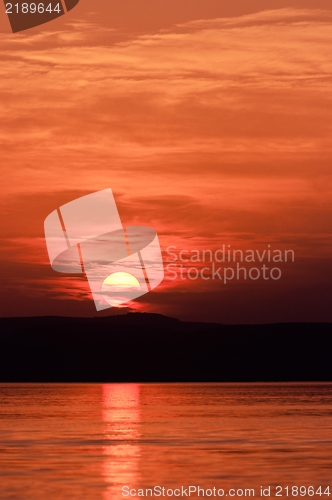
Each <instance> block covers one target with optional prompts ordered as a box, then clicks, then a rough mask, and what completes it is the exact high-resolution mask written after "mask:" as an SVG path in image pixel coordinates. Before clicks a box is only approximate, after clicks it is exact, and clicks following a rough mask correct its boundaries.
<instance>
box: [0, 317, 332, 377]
mask: <svg viewBox="0 0 332 500" xmlns="http://www.w3.org/2000/svg"><path fill="white" fill-rule="evenodd" d="M331 347H332V325H331V324H327V323H326V324H318V323H317V324H313V323H287V324H270V325H219V324H210V323H188V322H187V323H186V322H181V321H179V320H177V319H174V318H168V317H165V316H161V315H158V314H146V313H131V314H127V315H121V316H110V317H101V318H64V317H37V318H2V319H0V381H1V382H200V381H202V382H218V381H227V382H236V381H248V382H249V381H332V362H331Z"/></svg>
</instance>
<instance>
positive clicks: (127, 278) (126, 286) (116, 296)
mask: <svg viewBox="0 0 332 500" xmlns="http://www.w3.org/2000/svg"><path fill="white" fill-rule="evenodd" d="M140 288H141V287H140V284H139V281H138V280H137V279H136V278H135V276H133V275H132V274H129V273H124V272H119V273H113V274H110V275H109V276H107V278H106V279H105V280H104V281H103V284H102V287H101V291H102V293H103V295H104V298H105V300H106V302H108V303H109V304H110V305H111V306H113V307H121V306H122V304H123V303H124V302H128V301H129V300H130V296H129V295H130V293H131V292H133V291H134V290H139V289H140Z"/></svg>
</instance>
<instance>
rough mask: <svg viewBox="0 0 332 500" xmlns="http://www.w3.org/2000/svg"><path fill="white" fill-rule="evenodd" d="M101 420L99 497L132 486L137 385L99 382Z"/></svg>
mask: <svg viewBox="0 0 332 500" xmlns="http://www.w3.org/2000/svg"><path fill="white" fill-rule="evenodd" d="M102 390H103V410H102V416H103V422H104V424H105V432H104V437H105V441H106V443H107V444H106V445H105V446H104V447H103V454H104V456H105V460H104V464H103V471H102V473H103V477H104V480H105V482H106V484H107V488H106V490H105V492H104V495H103V500H111V499H112V500H114V499H117V498H122V495H121V488H122V486H124V485H130V486H133V487H135V485H136V484H137V482H138V479H139V477H138V476H139V472H138V462H139V459H140V446H139V445H138V440H139V437H140V431H139V425H140V386H139V384H103V387H102Z"/></svg>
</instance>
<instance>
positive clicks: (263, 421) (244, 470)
mask: <svg viewBox="0 0 332 500" xmlns="http://www.w3.org/2000/svg"><path fill="white" fill-rule="evenodd" d="M0 403H1V404H0V476H1V477H0V499H1V500H5V499H15V500H25V499H29V500H30V499H33V500H55V499H56V500H62V499H70V500H99V499H101V500H111V499H112V500H118V499H123V498H134V496H133V495H134V494H135V493H139V492H140V494H142V493H144V494H145V493H146V488H150V489H152V488H154V487H157V488H156V489H155V490H154V492H155V495H156V496H155V497H156V498H157V495H158V492H159V493H160V495H161V497H164V498H169V497H170V495H171V494H172V493H174V494H175V496H176V495H177V494H178V493H180V495H183V498H188V496H189V490H188V488H189V486H191V487H192V488H191V490H190V493H191V495H190V496H191V498H201V497H203V494H202V493H204V494H205V496H209V495H210V494H211V495H212V496H214V495H217V496H218V493H219V495H224V496H234V497H236V498H239V497H242V496H244V497H247V496H253V494H254V495H255V497H261V493H260V491H261V490H260V488H261V487H263V489H264V491H265V493H266V494H268V492H269V490H267V488H268V487H269V486H270V496H271V497H273V498H276V493H279V495H278V496H280V497H284V498H286V497H287V496H288V497H292V498H294V496H299V497H300V496H301V497H303V498H306V497H307V498H309V497H310V498H320V499H328V498H329V496H330V495H329V494H328V493H329V492H330V493H332V384H328V383H313V384H307V383H297V384H293V383H289V384H68V385H67V384H1V385H0ZM328 486H329V487H330V490H328ZM123 487H125V488H123ZM182 487H183V488H184V490H181V488H182ZM195 487H196V488H197V489H198V487H200V488H201V490H200V495H199V496H198V493H197V490H196V492H195V490H194V488H195ZM278 487H279V488H278ZM300 487H302V489H300ZM309 487H311V488H309ZM320 487H321V489H320ZM158 488H159V489H158ZM162 488H165V489H164V490H162ZM213 488H215V490H213ZM292 488H293V489H292ZM296 488H299V489H298V490H297V489H296ZM129 490H130V491H131V496H125V495H127V494H128V492H129ZM250 490H253V491H250ZM150 492H151V490H150V491H149V490H148V491H147V494H150ZM321 493H322V494H321ZM186 494H187V495H188V496H186ZM331 496H332V495H331ZM136 498H139V497H137V496H136ZM150 498H151V496H150ZM219 498H220V496H219Z"/></svg>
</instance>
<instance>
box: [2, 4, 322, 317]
mask: <svg viewBox="0 0 332 500" xmlns="http://www.w3.org/2000/svg"><path fill="white" fill-rule="evenodd" d="M233 3H234V4H235V5H230V2H229V1H227V2H226V1H224V0H218V1H214V0H210V1H206V0H205V1H203V0H198V1H197V2H193V1H192V0H183V1H180V2H179V1H178V0H177V1H176V2H175V1H170V2H165V1H164V0H163V1H161V0H160V1H159V0H142V1H141V0H140V1H137V0H126V1H121V2H120V1H119V2H110V3H108V2H104V1H101V0H94V1H93V2H88V1H87V0H81V1H80V4H79V5H78V7H76V8H75V9H73V11H71V12H70V13H68V14H67V15H66V16H64V17H62V18H61V19H58V20H55V21H53V22H51V23H49V24H47V25H43V26H42V27H39V28H35V29H32V30H29V31H26V32H22V33H19V34H16V35H13V34H12V33H10V32H9V23H8V21H7V19H6V18H5V16H4V14H3V13H2V17H1V19H0V30H1V32H0V38H1V44H0V47H1V48H0V58H1V65H0V103H1V107H0V150H1V166H2V197H1V200H0V204H1V213H2V215H3V217H2V222H1V238H2V242H1V263H0V266H1V276H2V288H1V306H0V307H1V310H0V314H1V316H11V315H19V316H20V315H44V314H47V315H50V314H60V315H61V314H63V315H96V312H95V309H94V304H93V302H92V300H90V296H89V289H88V286H87V283H86V282H85V281H84V279H77V278H75V279H73V278H70V277H66V276H63V275H61V274H58V273H56V272H53V271H52V269H51V268H50V265H49V262H48V257H47V252H46V247H45V242H44V234H43V223H44V219H45V217H46V216H47V215H48V214H49V213H50V212H51V211H53V210H54V209H55V208H57V207H58V206H59V205H62V204H64V203H66V202H68V201H70V200H72V199H74V198H75V197H78V196H82V195H85V194H87V193H89V192H93V191H97V190H99V189H105V188H108V187H110V188H112V190H113V193H114V196H115V199H116V202H117V205H118V209H119V213H120V216H121V219H122V222H123V223H124V224H125V225H135V224H137V225H149V226H152V227H153V228H154V229H156V231H157V232H158V235H159V239H160V242H161V246H162V249H163V251H164V255H165V251H166V247H167V246H168V245H176V246H177V248H178V249H179V250H180V249H181V248H185V249H196V248H197V249H210V248H211V249H216V248H220V247H221V246H222V245H223V244H226V245H227V244H231V245H232V247H234V248H252V249H257V248H259V249H262V248H265V247H266V245H267V244H271V245H272V246H273V248H280V249H281V248H291V249H294V251H295V254H296V260H295V263H294V264H292V265H289V266H284V267H283V276H282V279H281V280H280V281H278V282H273V283H272V282H271V281H270V282H264V281H262V280H259V281H255V282H254V281H252V282H246V283H244V282H232V283H230V284H229V285H227V286H225V285H224V284H223V283H221V282H220V281H213V282H212V281H210V282H208V281H203V280H197V281H189V280H185V281H181V280H177V281H176V282H172V281H169V280H168V279H167V273H166V279H165V280H164V282H163V284H162V285H161V286H160V287H159V288H158V289H157V290H156V291H154V292H151V293H149V294H148V295H145V296H143V297H141V298H140V299H138V300H137V303H134V304H132V306H133V308H134V309H135V308H137V309H138V310H143V311H152V312H159V313H163V314H168V315H172V316H176V317H179V318H182V319H187V320H202V321H203V320H205V321H220V322H230V323H235V322H241V323H243V322H272V321H332V313H331V297H332V294H331V247H332V244H331V243H332V241H331V227H332V218H331V191H332V188H331V157H332V155H331V152H332V151H331V125H332V102H331V101H332V92H331V90H332V87H331V84H332V60H331V46H332V28H331V21H332V10H331V7H330V2H327V1H316V2H315V3H313V2H309V1H298V2H282V1H269V0H265V1H248V0H245V1H244V0H243V1H237V2H233ZM105 4H106V5H105ZM313 7H314V8H313ZM165 256H166V255H165ZM166 257H167V256H166ZM135 304H136V305H135ZM112 312H113V311H112V310H107V311H106V312H103V313H102V314H110V313H112ZM121 312H123V310H122V311H121Z"/></svg>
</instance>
